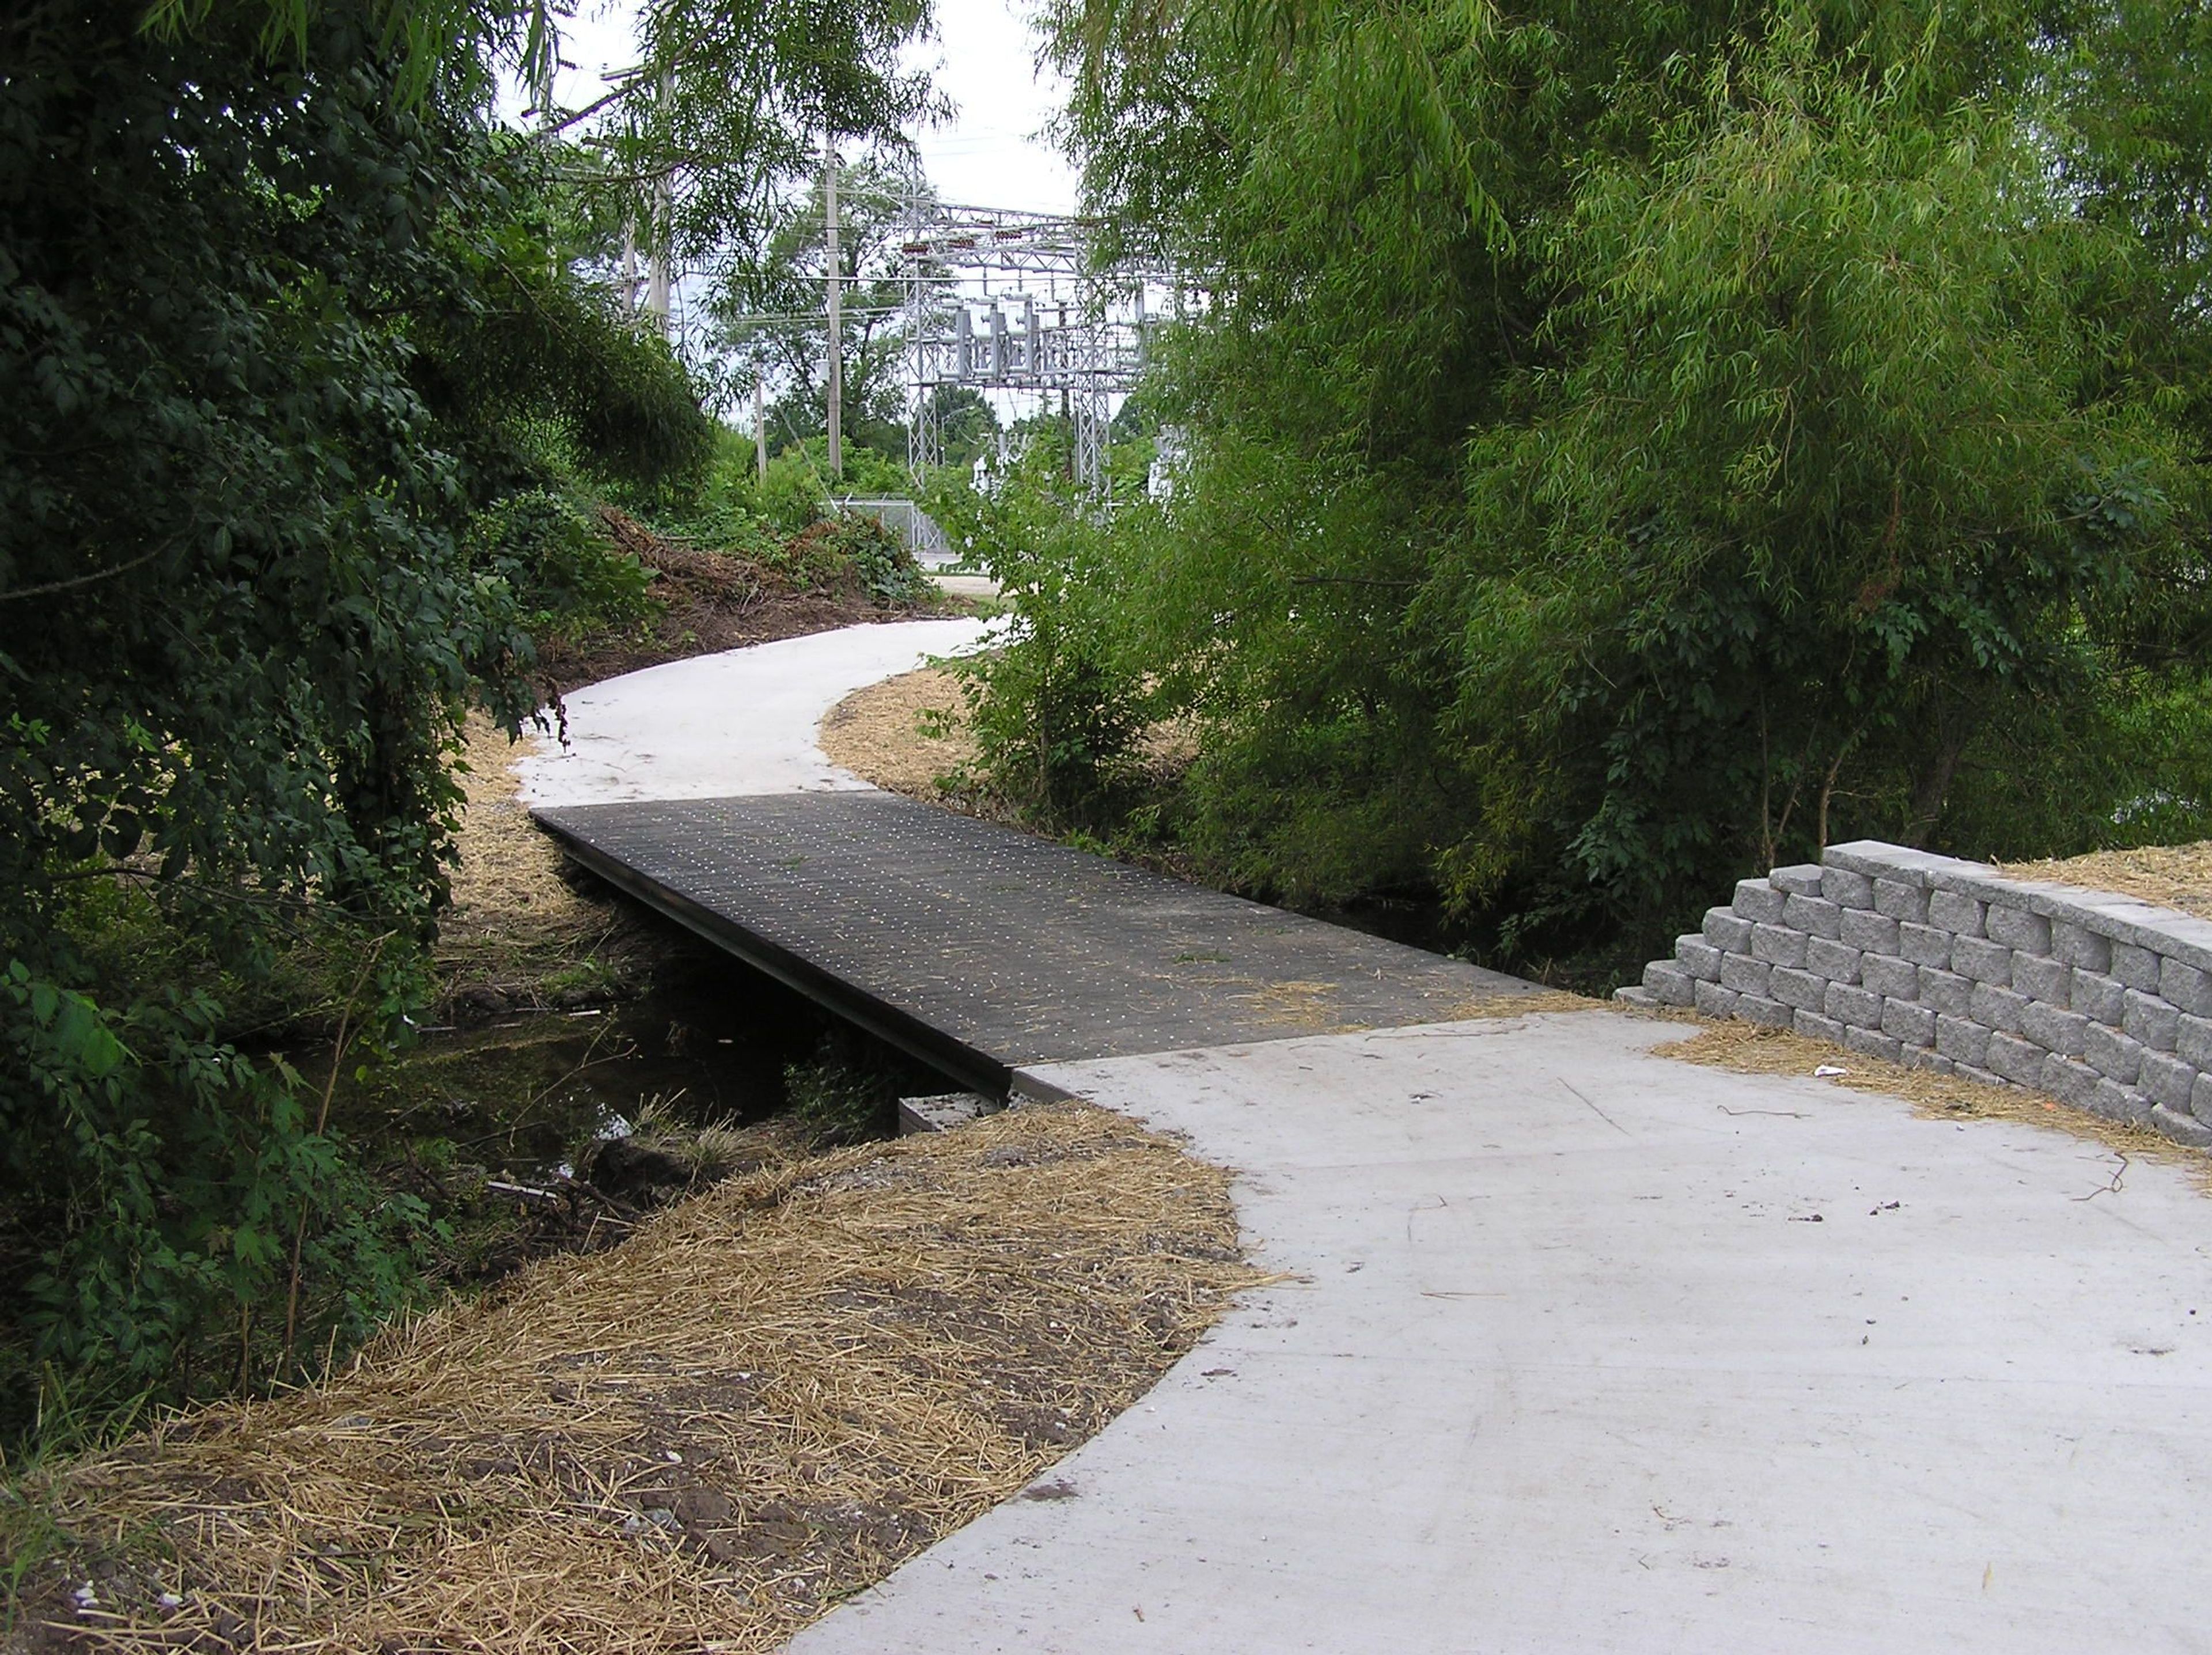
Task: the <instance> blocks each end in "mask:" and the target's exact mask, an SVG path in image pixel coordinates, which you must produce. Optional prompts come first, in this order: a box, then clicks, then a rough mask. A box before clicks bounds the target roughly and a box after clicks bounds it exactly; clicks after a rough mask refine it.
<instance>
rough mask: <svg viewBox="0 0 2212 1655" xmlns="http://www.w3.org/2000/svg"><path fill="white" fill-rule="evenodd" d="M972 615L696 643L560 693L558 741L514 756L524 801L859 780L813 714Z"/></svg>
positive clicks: (959, 646)
mask: <svg viewBox="0 0 2212 1655" xmlns="http://www.w3.org/2000/svg"><path fill="white" fill-rule="evenodd" d="M989 632H990V627H989V625H988V624H987V623H985V622H981V621H972V620H951V621H889V622H885V623H884V624H882V625H880V626H848V627H845V628H842V630H838V631H836V632H817V633H815V634H813V635H812V636H809V637H801V638H784V639H781V640H779V641H778V642H775V643H763V644H757V645H755V646H754V647H752V648H750V649H730V650H726V651H724V652H723V653H722V654H719V655H696V656H694V657H692V658H691V659H690V660H678V661H670V662H669V663H667V664H666V665H665V666H648V667H647V668H646V669H645V670H644V671H643V672H629V673H626V674H624V675H623V677H621V678H609V679H608V680H607V681H606V682H605V683H604V684H594V685H589V686H587V687H586V688H585V689H581V690H579V691H575V692H574V694H572V695H569V696H568V697H563V700H564V703H565V705H566V707H567V710H568V745H566V746H556V745H555V744H554V743H553V742H551V741H550V740H549V741H548V742H546V744H545V745H546V749H547V751H544V752H543V753H541V754H539V755H538V756H536V757H533V758H525V759H523V760H522V761H521V762H520V764H517V765H516V767H515V769H516V773H517V774H518V775H519V776H520V777H521V778H522V797H523V802H524V803H525V804H526V805H529V806H532V808H538V807H544V806H557V805H604V804H617V803H621V802H624V801H627V800H643V799H714V798H719V797H722V796H724V795H727V794H769V793H819V792H834V791H838V790H842V789H847V788H866V786H867V785H868V784H867V783H866V782H863V781H861V780H860V777H859V776H854V774H853V773H852V772H851V771H849V770H840V769H838V768H837V767H836V765H834V764H831V763H830V762H829V758H828V757H827V756H826V755H824V754H823V751H822V748H821V745H820V744H819V743H818V742H817V740H816V739H815V729H816V727H817V725H819V724H820V723H821V722H822V715H823V714H824V713H826V712H828V711H829V709H831V708H832V707H834V706H836V704H837V703H839V702H841V701H842V700H843V699H844V698H845V697H847V696H848V695H850V694H852V693H853V691H855V690H860V689H864V688H866V686H867V685H871V684H877V683H880V682H881V681H882V680H884V678H896V677H897V676H898V675H899V674H900V673H902V672H912V671H913V670H914V669H915V667H917V666H924V665H926V664H927V661H928V659H929V657H931V656H932V655H954V654H961V653H963V652H964V651H966V650H969V649H972V648H975V647H976V646H977V645H978V644H980V643H981V642H983V640H984V639H985V638H986V637H987V636H989Z"/></svg>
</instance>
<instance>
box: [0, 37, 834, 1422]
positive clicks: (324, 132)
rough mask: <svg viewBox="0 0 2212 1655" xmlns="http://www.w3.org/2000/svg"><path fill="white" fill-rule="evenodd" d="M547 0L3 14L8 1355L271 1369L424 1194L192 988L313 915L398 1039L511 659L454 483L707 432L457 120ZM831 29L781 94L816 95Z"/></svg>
mask: <svg viewBox="0 0 2212 1655" xmlns="http://www.w3.org/2000/svg"><path fill="white" fill-rule="evenodd" d="M686 15H692V14H686ZM545 23H546V18H545V15H544V9H543V8H532V7H530V6H528V5H516V6H513V7H506V6H502V5H501V4H498V3H486V4H483V5H481V6H449V5H442V4H441V5H431V4H428V3H422V4H416V3H410V0H390V3H381V4H371V5H362V6H350V5H349V6H325V5H321V4H318V3H314V0H281V3H271V4H269V5H266V6H258V5H252V4H229V5H222V6H195V5H188V4H185V3H181V0H179V3H174V4H169V5H166V6H164V7H162V8H161V9H158V10H157V11H156V12H155V15H154V16H153V18H152V21H151V23H150V24H149V23H148V21H147V18H146V14H145V12H144V11H143V8H142V6H141V5H139V4H137V3H126V0H100V3H91V4H86V3H79V0H27V3H25V4H22V5H19V6H16V7H15V8H13V9H10V10H9V12H8V13H7V14H6V15H4V17H0V61H5V62H6V63H7V64H8V65H9V70H8V73H7V75H6V76H4V77H0V386H4V388H5V392H6V394H5V396H4V398H0V453H5V454H6V456H7V462H8V463H7V464H6V465H5V466H4V467H0V1253H4V1255H5V1256H7V1257H9V1260H10V1261H11V1263H15V1264H18V1265H21V1266H23V1268H21V1269H14V1270H11V1271H9V1274H8V1281H7V1283H6V1286H5V1288H4V1290H0V1323H4V1326H0V1334H4V1335H6V1336H5V1337H0V1361H4V1360H11V1359H12V1358H13V1357H14V1355H15V1354H16V1353H17V1352H18V1351H19V1349H20V1348H21V1343H22V1342H23V1339H24V1337H25V1336H28V1337H29V1338H30V1339H31V1341H32V1342H33V1344H34V1346H35V1348H36V1350H37V1352H38V1354H39V1355H40V1358H41V1359H42V1360H45V1361H46V1362H47V1363H49V1364H50V1365H52V1368H53V1369H54V1370H55V1371H56V1372H59V1373H62V1374H66V1375H75V1376H76V1382H77V1383H81V1384H106V1385H111V1386H113V1387H116V1388H118V1390H121V1391H125V1392H127V1391H142V1390H149V1389H150V1390H156V1391H158V1392H160V1393H161V1394H164V1395H167V1396H181V1395H189V1394H192V1393H193V1392H195V1391H201V1390H206V1389H208V1388H210V1387H212V1386H217V1385H221V1384H240V1383H245V1382H246V1381H248V1380H250V1379H252V1378H258V1377H261V1376H264V1375H266V1374H268V1373H270V1372H272V1371H275V1372H280V1373H283V1374H285V1375H288V1376H289V1375H293V1374H296V1373H297V1372H300V1371H301V1366H302V1364H303V1363H304V1360H305V1359H304V1357H303V1356H302V1355H301V1352H302V1351H305V1350H308V1349H314V1350H321V1349H325V1348H331V1346H332V1345H334V1344H339V1343H345V1342H351V1341H352V1340H354V1339H356V1338H358V1337H359V1336H362V1335H363V1334H365V1333H366V1332H367V1331H368V1329H370V1328H371V1327H373V1326H374V1323H375V1321H376V1319H377V1317H379V1316H380V1314H382V1313H384V1312H385V1311H387V1310H388V1309H389V1308H391V1306H392V1305H393V1304H394V1303H396V1302H398V1301H399V1300H401V1299H404V1295H405V1293H406V1292H407V1290H408V1286H409V1275H408V1263H407V1251H406V1250H407V1248H408V1246H409V1244H410V1242H409V1230H410V1224H411V1223H413V1222H414V1221H415V1220H416V1219H418V1218H419V1216H420V1209H419V1208H415V1207H411V1206H410V1202H408V1201H407V1200H405V1199H404V1198H387V1196H388V1192H386V1191H381V1190H371V1189H369V1188H368V1187H367V1186H366V1185H365V1183H363V1181H362V1180H361V1179H360V1178H358V1177H356V1176H355V1175H353V1174H352V1173H350V1172H349V1171H348V1169H347V1167H346V1165H345V1163H344V1159H343V1155H342V1154H341V1153H340V1151H339V1148H338V1146H337V1145H336V1144H335V1143H334V1142H333V1141H331V1138H330V1136H329V1135H327V1134H326V1133H325V1131H324V1130H323V1129H322V1123H321V1122H320V1121H319V1119H318V1118H317V1113H316V1109H315V1104H316V1100H317V1094H318V1092H319V1089H320V1081H321V1080H322V1078H323V1077H320V1076H318V1077H317V1079H316V1082H315V1083H314V1084H312V1085H311V1084H310V1083H308V1082H307V1081H303V1080H302V1079H301V1076H299V1075H298V1074H295V1073H294V1072H293V1071H292V1070H291V1069H290V1068H289V1067H288V1066H287V1065H286V1064H285V1063H284V1062H283V1061H281V1060H280V1059H279V1058H278V1057H276V1056H274V1055H271V1054H268V1053H266V1052H258V1053H257V1052H255V1051H253V1050H249V1049H248V1045H249V1043H248V1042H247V1041H246V1039H245V1038H244V1037H243V1036H242V1034H241V1032H240V1030H239V1029H238V1028H237V1026H236V1022H235V1019H234V1018H233V1017H232V1015H231V1014H230V1013H229V1012H228V1011H227V1010H226V1005H225V996H226V995H232V994H234V992H236V991H241V990H242V989H250V988H251V986H252V984H253V983H255V982H256V981H258V980H262V979H265V978H266V977H268V975H269V972H270V969H271V964H272V959H273V956H274V953H275V951H276V948H277V946H278V945H279V944H280V943H281V942H282V941H283V939H284V937H285V936H286V935H287V934H288V933H289V932H291V931H292V930H294V929H295V928H299V927H301V926H313V927H315V928H320V929H322V930H323V931H324V932H325V933H329V932H331V931H335V932H337V933H338V934H341V936H342V939H343V941H342V946H341V947H340V948H339V949H338V950H337V953H338V954H339V955H340V957H342V958H343V959H344V960H345V965H344V968H343V970H342V971H341V972H340V973H339V976H340V977H341V978H342V979H343V980H341V981H338V982H337V983H334V984H333V985H332V992H333V995H334V1000H333V1002H332V1004H331V1006H330V1007H329V1013H330V1015H331V1019H332V1020H333V1021H334V1022H335V1023H336V1024H337V1027H338V1030H339V1037H338V1040H337V1044H338V1046H339V1048H340V1050H341V1051H343V1049H344V1048H345V1047H346V1045H347V1044H348V1041H349V1039H350V1038H352V1037H356V1036H358V1035H360V1034H362V1032H363V1031H364V1030H365V1031H366V1033H367V1034H368V1037H370V1038H371V1039H372V1041H373V1040H374V1039H377V1038H381V1037H397V1036H398V1033H399V1032H400V1031H401V1027H402V1017H403V1014H404V1013H405V1012H406V1011H407V1010H408V1009H409V1007H410V1005H412V1004H413V1003H414V1001H413V1000H412V998H411V996H412V995H413V994H414V993H415V988H414V985H413V982H412V976H411V974H412V972H413V970H414V969H415V967H416V963H417V962H419V960H420V958H421V953H420V949H421V945H422V942H423V941H424V940H426V939H427V938H428V936H429V934H430V933H431V930H432V928H434V926H435V919H436V913H437V910H438V907H439V904H440V903H441V899H442V896H443V892H444V878H443V873H442V863H443V859H444V857H445V855H447V849H448V846H449V843H450V837H451V831H452V827H453V808H454V805H455V802H456V800H457V797H458V794H457V790H456V789H455V788H454V786H453V782H452V779H451V777H450V776H449V775H448V772H447V758H448V756H449V753H450V752H451V751H452V750H453V747H454V745H456V733H457V729H458V726H459V721H460V719H461V717H462V715H463V714H464V712H465V709H467V707H468V706H469V705H470V704H471V703H472V702H473V701H477V700H479V699H480V700H483V701H485V702H487V703H489V706H490V707H491V708H492V709H493V710H494V711H495V714H497V715H499V716H501V717H502V718H504V719H505V720H506V721H507V722H508V723H509V724H510V726H512V725H513V724H514V723H515V722H516V721H518V720H520V719H521V718H523V717H525V716H526V715H528V713H529V711H530V709H531V707H532V703H533V701H534V696H533V694H532V687H531V685H530V683H529V678H528V669H529V666H530V663H531V660H532V647H531V641H530V639H529V637H528V636H526V633H525V632H524V630H522V628H521V626H520V611H519V609H518V598H519V596H520V595H523V594H519V593H518V592H517V590H516V584H515V583H516V581H518V580H520V579H523V578H526V563H527V558H526V557H522V558H516V557H508V556H507V555H505V553H504V552H501V551H499V550H498V548H496V547H495V548H492V549H491V550H487V549H486V545H485V542H486V540H487V538H488V537H487V535H486V533H484V532H483V530H484V527H485V525H486V524H487V523H490V524H491V525H493V526H495V527H498V528H500V529H501V532H504V530H505V528H509V527H512V526H513V523H514V522H515V521H517V520H518V519H517V517H516V515H515V514H512V513H506V512H503V511H502V510H501V507H502V504H503V502H507V501H508V500H510V499H512V498H513V496H515V494H516V491H517V490H529V489H532V488H539V487H542V486H543V485H544V484H545V483H547V482H548V481H549V480H556V479H557V476H558V473H559V472H560V469H561V468H560V466H559V465H558V464H557V463H556V461H555V460H553V459H549V458H548V455H549V453H554V454H557V453H560V452H566V453H585V454H586V455H587V459H588V465H589V466H590V467H591V468H592V469H595V470H596V471H597V472H599V474H600V475H601V476H603V477H607V478H620V479H623V480H624V481H626V482H627V483H629V484H630V485H632V486H634V487H636V488H639V489H644V490H651V489H656V488H662V487H667V486H672V485H676V484H680V483H681V482H682V480H683V478H684V477H685V476H686V474H687V473H689V472H696V469H697V467H698V466H699V465H701V464H702V463H703V461H704V459H705V458H706V456H707V455H708V453H709V452H710V449H711V443H712V438H713V430H712V427H711V424H710V423H709V422H708V421H707V419H706V418H705V417H704V416H703V415H702V412H701V410H700V408H699V405H698V399H697V394H696V387H695V386H693V385H692V384H691V382H690V380H688V378H687V377H686V375H685V374H684V371H683V369H682V368H680V367H679V366H678V364H677V363H676V362H675V361H674V359H673V357H672V356H671V355H670V353H669V352H668V350H666V349H665V346H664V345H663V344H661V342H660V341H659V340H657V339H651V338H641V336H639V335H638V334H637V333H636V332H635V331H634V329H632V328H631V327H630V326H629V325H628V324H627V321H626V319H623V318H621V317H618V316H617V314H615V313H614V312H613V311H612V310H611V309H609V308H608V307H605V305H604V304H603V303H602V302H601V301H600V300H599V297H598V296H597V295H595V294H594V293H593V292H592V290H591V289H588V288H587V287H586V286H583V285H580V284H579V283H577V282H576V281H574V279H572V277H570V275H569V273H568V271H567V270H566V269H565V268H564V267H563V266H562V265H561V263H560V261H559V260H558V259H556V257H555V256H554V253H555V248H556V241H555V240H554V237H553V235H552V233H551V228H550V211H551V210H550V207H549V205H548V204H549V202H550V200H551V199H552V197H553V193H554V185H553V181H552V180H551V179H550V177H549V175H548V173H547V170H546V167H545V165H544V158H545V152H544V149H542V148H541V147H540V146H538V144H536V143H526V142H523V141H521V140H520V139H518V138H516V137H514V136H513V135H512V134H501V133H500V132H497V131H494V130H492V129H490V128H489V127H488V125H486V124H485V121H484V119H483V109H484V107H485V106H486V104H485V91H486V88H487V87H488V86H489V82H490V80H491V77H492V76H493V75H494V73H495V70H497V69H498V68H499V67H500V66H501V64H513V63H517V62H521V63H525V64H528V63H530V62H532V61H536V62H539V63H542V61H543V59H544V55H545V54H546V53H547V52H550V34H549V33H547V32H546V30H545ZM825 27H828V33H826V34H823V35H822V36H821V38H820V39H818V40H816V41H815V46H814V47H810V48H809V49H808V55H806V56H805V59H804V62H803V63H802V64H798V65H797V66H796V71H795V79H796V81H798V82H804V86H803V88H800V89H799V90H797V91H793V92H792V93H791V95H790V97H789V98H787V99H786V100H784V101H785V102H786V103H788V102H791V101H792V100H797V102H799V103H805V105H806V106H808V107H810V108H813V109H817V110H819V109H822V108H829V109H830V110H831V111H833V112H835V111H836V110H837V109H840V108H843V107H847V105H845V104H842V103H841V102H840V101H839V99H838V97H836V96H829V95H828V94H826V93H825V91H824V88H825V87H827V88H829V89H830V90H831V91H834V90H835V84H836V81H837V76H836V73H835V68H836V66H835V64H833V63H831V62H830V61H829V59H828V58H824V57H823V56H821V55H820V52H822V51H827V50H829V47H830V46H834V45H835V44H836V40H838V39H841V38H842V36H841V35H840V34H839V33H838V29H839V28H840V27H842V25H836V26H834V27H832V26H825ZM809 38H810V39H813V38H814V37H809ZM816 47H818V48H820V51H817V50H816ZM746 49H747V50H748V51H750V50H751V49H752V48H751V47H750V46H749V47H747V48H746ZM773 68H774V64H773V63H772V62H769V63H768V64H767V67H766V68H765V69H763V72H764V73H765V72H769V70H773ZM792 78H793V77H787V81H788V80H791V79H792ZM825 99H826V101H825ZM776 106H777V107H782V106H784V104H783V103H779V104H777V105H776ZM779 130H781V129H779ZM785 137H790V135H789V134H785ZM763 141H765V140H763ZM792 141H793V142H796V141H797V140H796V139H795V138H794V139H793V140H792ZM724 160H725V161H726V164H728V165H731V166H733V167H734V166H736V165H738V160H739V158H738V157H734V156H730V155H726V156H725V157H724ZM525 515H526V514H525ZM489 538H497V537H496V536H493V537H489ZM495 554H496V555H495ZM141 945H143V946H141ZM336 1062H337V1059H336V1058H333V1060H332V1063H333V1068H332V1069H331V1074H335V1073H336V1069H335V1064H336ZM303 1275H304V1276H305V1278H306V1279H307V1281H308V1284H309V1291H308V1293H307V1295H306V1296H305V1298H304V1299H303V1298H302V1296H301V1293H300V1291H299V1289H300V1286H301V1281H302V1278H303ZM326 1341H327V1343H326ZM35 1390H36V1387H35V1386H33V1385H32V1384H28V1383H27V1382H26V1381H25V1379H24V1376H22V1375H21V1374H11V1375H10V1376H9V1382H8V1383H7V1384H4V1385H0V1391H4V1393H5V1395H6V1396H7V1397H8V1398H9V1407H10V1408H12V1409H21V1408H25V1407H27V1406H29V1405H30V1402H31V1399H32V1397H33V1395H34V1393H35ZM20 1423H21V1421H20V1420H18V1419H16V1418H14V1417H10V1418H9V1419H7V1420H5V1421H0V1427H6V1426H13V1425H16V1424H20Z"/></svg>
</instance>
